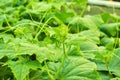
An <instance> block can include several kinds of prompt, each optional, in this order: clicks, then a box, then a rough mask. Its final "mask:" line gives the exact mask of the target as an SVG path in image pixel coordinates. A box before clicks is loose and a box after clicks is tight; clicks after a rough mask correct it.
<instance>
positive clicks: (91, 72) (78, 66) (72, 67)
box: [48, 57, 100, 80]
mask: <svg viewBox="0 0 120 80" xmlns="http://www.w3.org/2000/svg"><path fill="white" fill-rule="evenodd" d="M48 69H49V72H50V73H51V75H52V76H53V77H54V79H58V80H100V78H99V76H98V73H97V72H96V65H95V63H93V62H90V61H88V60H86V59H84V58H81V57H69V58H68V59H67V58H66V59H65V60H64V61H63V62H58V63H54V62H49V63H48Z"/></svg>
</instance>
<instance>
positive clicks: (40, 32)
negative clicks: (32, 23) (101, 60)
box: [35, 17, 52, 40]
mask: <svg viewBox="0 0 120 80" xmlns="http://www.w3.org/2000/svg"><path fill="white" fill-rule="evenodd" d="M51 19H52V17H51V18H49V19H48V20H47V21H46V22H45V23H44V24H43V26H42V27H41V29H40V30H39V32H38V33H37V34H36V36H35V40H37V38H38V36H39V34H40V33H41V31H42V30H43V28H44V27H45V25H46V24H47V23H48V22H49V21H50V20H51Z"/></svg>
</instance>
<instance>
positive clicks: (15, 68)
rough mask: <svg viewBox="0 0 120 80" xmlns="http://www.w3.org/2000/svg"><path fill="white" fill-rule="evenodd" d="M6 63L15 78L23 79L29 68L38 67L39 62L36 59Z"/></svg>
mask: <svg viewBox="0 0 120 80" xmlns="http://www.w3.org/2000/svg"><path fill="white" fill-rule="evenodd" d="M6 64H7V65H8V67H10V68H11V70H12V72H13V74H14V76H15V77H16V79H17V80H24V79H25V77H26V76H27V75H28V74H29V70H30V69H37V68H40V64H39V62H37V61H27V60H26V61H25V60H20V61H9V62H7V63H6Z"/></svg>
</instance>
